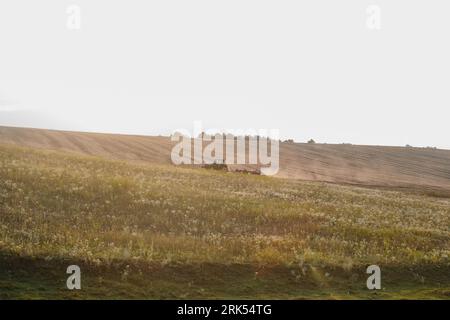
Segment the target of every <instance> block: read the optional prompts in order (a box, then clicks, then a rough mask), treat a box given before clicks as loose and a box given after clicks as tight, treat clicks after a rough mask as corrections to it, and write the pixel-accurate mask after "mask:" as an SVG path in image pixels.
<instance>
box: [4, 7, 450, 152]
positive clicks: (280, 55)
mask: <svg viewBox="0 0 450 320" xmlns="http://www.w3.org/2000/svg"><path fill="white" fill-rule="evenodd" d="M72 4H76V5H79V7H80V8H81V29H80V30H69V29H68V28H67V26H66V22H67V18H68V14H67V13H66V9H67V7H68V6H69V5H72ZM369 5H378V6H379V7H380V9H381V30H378V31H377V30H370V29H369V28H367V26H366V20H367V17H368V16H367V13H366V9H367V7H368V6H369ZM449 39H450V2H449V1H448V0H442V1H439V0H427V1H425V0H421V1H417V0H394V1H393V0H386V1H377V0H372V1H365V0H340V1H336V0H306V1H285V0H276V1H275V0H272V1H264V0H255V1H249V0H226V1H225V0H223V1H215V0H202V1H198V0H184V1H173V0H164V1H163V0H159V1H151V0H146V1H137V0H127V1H125V0H122V1H117V0H116V1H112V0H95V1H93V0H89V1H87V0H74V1H62V0H52V1H51V0H40V1H35V0H34V1H33V0H1V2H0V125H15V126H32V127H43V128H52V129H68V130H83V131H101V132H120V133H137V134H152V135H154V134H169V133H171V132H172V131H173V130H175V129H178V128H186V129H191V128H192V125H193V121H194V120H201V121H202V122H203V125H204V126H205V127H206V128H230V129H239V128H242V129H246V128H255V129H259V128H267V129H271V128H275V129H280V133H281V136H282V137H284V138H287V137H290V138H294V139H295V140H297V141H305V140H307V139H309V138H314V139H315V140H316V141H318V142H328V143H342V142H350V143H355V144H378V145H405V144H411V145H414V146H437V147H441V148H447V149H450V139H449V137H450V125H449V118H450V117H449V116H450V111H449V108H450V42H449Z"/></svg>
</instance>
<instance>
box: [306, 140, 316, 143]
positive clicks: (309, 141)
mask: <svg viewBox="0 0 450 320" xmlns="http://www.w3.org/2000/svg"><path fill="white" fill-rule="evenodd" d="M308 143H316V142H315V141H314V140H313V139H309V140H308Z"/></svg>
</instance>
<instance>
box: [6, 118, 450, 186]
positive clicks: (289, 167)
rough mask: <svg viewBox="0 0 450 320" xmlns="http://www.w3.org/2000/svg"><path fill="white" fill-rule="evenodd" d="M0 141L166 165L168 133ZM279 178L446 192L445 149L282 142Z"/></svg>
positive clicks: (448, 166)
mask: <svg viewBox="0 0 450 320" xmlns="http://www.w3.org/2000/svg"><path fill="white" fill-rule="evenodd" d="M0 144H13V145H18V146H27V147H34V148H42V149H51V150H63V151H73V152H77V153H81V154H85V155H97V156H102V157H106V158H109V159H121V160H133V161H141V162H146V163H153V164H170V163H171V161H170V151H171V149H172V143H171V141H170V139H169V138H168V137H150V136H136V135H119V134H100V133H82V132H67V131H53V130H42V129H29V128H13V127H1V126H0ZM278 176H279V177H284V178H291V179H302V180H311V181H326V182H333V183H338V184H356V185H367V186H378V187H408V188H421V189H429V190H432V191H435V192H439V193H442V192H444V193H446V192H448V191H449V190H450V150H439V149H431V148H406V147H382V146H359V145H347V144H341V145H332V144H304V143H282V144H281V146H280V171H279V173H278Z"/></svg>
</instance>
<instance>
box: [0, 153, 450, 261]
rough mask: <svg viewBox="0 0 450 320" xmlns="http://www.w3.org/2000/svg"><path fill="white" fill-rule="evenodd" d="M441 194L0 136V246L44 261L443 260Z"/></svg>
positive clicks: (449, 220)
mask: <svg viewBox="0 0 450 320" xmlns="http://www.w3.org/2000/svg"><path fill="white" fill-rule="evenodd" d="M449 230H450V201H449V199H446V198H433V197H429V196H420V195H417V194H408V193H401V192H398V191H386V190H384V191H381V190H375V189H365V188H357V187H349V186H338V185H332V184H325V183H307V182H300V181H294V180H284V179H274V178H270V177H262V176H249V175H243V174H233V173H225V172H219V171H217V172H216V171H214V170H202V169H189V168H176V167H173V166H169V165H167V166H164V165H161V166H157V165H136V164H129V163H126V162H120V161H112V160H104V159H100V158H94V157H87V156H86V157H85V156H77V155H71V154H65V153H58V152H53V151H35V150H32V149H26V148H19V147H9V146H0V251H4V252H12V253H14V254H17V255H20V256H29V257H41V258H45V259H48V260H51V259H59V258H76V259H78V260H82V261H86V262H88V263H92V264H95V265H103V264H105V265H108V264H110V263H112V261H116V260H122V261H126V262H129V263H130V264H132V263H134V262H139V263H145V262H151V263H159V264H162V265H166V264H171V263H220V264H232V263H242V264H256V265H262V266H264V265H284V266H289V265H302V264H304V263H309V264H312V265H326V266H337V267H341V268H344V269H349V270H351V269H352V268H355V267H360V266H364V265H367V264H379V265H383V266H389V265H402V266H412V265H424V264H427V265H428V264H433V265H441V266H442V265H445V266H448V264H449V260H448V256H449V254H450V231H449Z"/></svg>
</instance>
